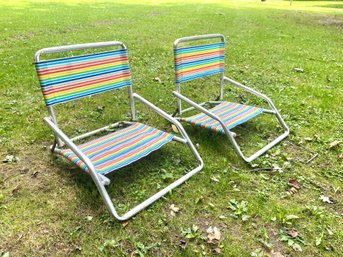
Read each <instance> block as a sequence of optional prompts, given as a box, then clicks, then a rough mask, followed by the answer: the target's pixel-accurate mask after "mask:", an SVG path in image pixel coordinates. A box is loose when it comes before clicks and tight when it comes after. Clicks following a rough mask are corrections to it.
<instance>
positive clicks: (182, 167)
mask: <svg viewBox="0 0 343 257" xmlns="http://www.w3.org/2000/svg"><path fill="white" fill-rule="evenodd" d="M175 146H176V147H175ZM181 148H182V149H181ZM52 165H56V166H57V168H58V169H59V170H60V172H58V173H59V175H61V176H63V177H67V178H66V179H71V181H72V183H73V184H74V185H76V187H77V190H76V191H77V194H78V199H79V201H80V204H81V205H84V206H87V207H89V208H90V209H92V210H93V211H94V212H96V213H97V212H100V213H101V214H99V215H104V214H105V215H108V216H110V213H109V212H108V211H107V209H106V206H105V204H104V202H103V201H102V198H101V196H100V194H99V192H98V190H97V188H96V186H95V184H94V182H93V181H92V179H91V177H90V176H89V175H88V174H86V173H85V172H83V171H82V170H81V169H79V168H78V167H76V166H75V165H74V164H72V163H71V162H69V161H68V160H66V159H65V158H63V157H61V156H56V157H54V161H53V164H52ZM196 166H197V161H196V160H195V158H194V156H193V155H192V153H191V152H190V151H189V149H187V147H185V146H183V145H181V144H179V143H176V142H171V143H169V144H167V145H165V146H163V147H162V148H160V149H159V150H157V151H154V152H152V153H151V154H149V155H148V156H146V157H143V158H142V159H140V160H138V161H136V162H134V163H132V164H130V165H128V166H126V167H123V168H121V169H119V170H116V171H114V172H112V173H111V174H109V175H108V178H109V179H110V180H111V183H110V185H109V186H107V187H106V189H107V190H108V193H109V195H110V197H111V199H112V200H113V203H114V206H115V208H116V210H117V211H118V213H119V214H120V215H121V214H123V213H124V212H126V211H128V210H129V209H131V208H132V207H134V206H135V205H137V204H139V203H140V202H142V201H144V200H145V199H147V198H148V197H150V196H151V195H153V194H155V193H157V192H158V191H159V190H161V189H162V188H164V187H165V186H167V185H169V184H170V183H171V182H173V181H174V180H176V179H178V178H179V177H181V176H182V175H184V174H185V173H187V172H189V171H190V170H191V169H193V168H195V167H196ZM68 172H69V173H70V172H72V175H68ZM195 176H196V175H195ZM191 179H192V178H191ZM191 179H190V180H191ZM181 187H182V185H181ZM174 190H179V189H178V188H176V189H174ZM178 194H180V192H178ZM167 196H168V195H167ZM153 205H154V204H153ZM148 208H150V207H148Z"/></svg>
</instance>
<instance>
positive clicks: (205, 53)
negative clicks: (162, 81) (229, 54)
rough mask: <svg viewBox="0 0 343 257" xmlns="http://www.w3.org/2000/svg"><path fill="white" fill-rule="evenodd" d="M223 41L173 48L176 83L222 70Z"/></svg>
mask: <svg viewBox="0 0 343 257" xmlns="http://www.w3.org/2000/svg"><path fill="white" fill-rule="evenodd" d="M224 50H225V45H224V43H223V42H221V43H216V44H207V45H199V46H189V47H182V48H177V49H174V62H175V71H176V83H182V82H186V81H190V80H193V79H197V78H201V77H205V76H209V75H213V74H218V73H221V72H224Z"/></svg>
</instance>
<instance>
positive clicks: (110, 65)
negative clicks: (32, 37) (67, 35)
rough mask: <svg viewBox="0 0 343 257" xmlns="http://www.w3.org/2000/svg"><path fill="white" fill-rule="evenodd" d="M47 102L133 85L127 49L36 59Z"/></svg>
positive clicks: (76, 97)
mask: <svg viewBox="0 0 343 257" xmlns="http://www.w3.org/2000/svg"><path fill="white" fill-rule="evenodd" d="M36 70H37V73H38V77H39V80H40V85H41V89H42V92H43V95H44V99H45V104H46V105H47V106H52V105H55V104H59V103H63V102H67V101H71V100H74V99H78V98H82V97H85V96H90V95H94V94H99V93H102V92H106V91H109V90H113V89H117V88H121V87H124V86H131V72H130V66H129V61H128V53H127V49H121V50H114V51H108V52H101V53H95V54H87V55H80V56H75V57H67V58H61V59H53V60H48V61H40V62H36Z"/></svg>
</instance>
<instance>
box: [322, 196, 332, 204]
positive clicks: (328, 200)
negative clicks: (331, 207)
mask: <svg viewBox="0 0 343 257" xmlns="http://www.w3.org/2000/svg"><path fill="white" fill-rule="evenodd" d="M319 199H320V200H322V201H323V202H324V203H329V204H333V201H331V199H330V197H329V196H324V195H321V196H320V197H319Z"/></svg>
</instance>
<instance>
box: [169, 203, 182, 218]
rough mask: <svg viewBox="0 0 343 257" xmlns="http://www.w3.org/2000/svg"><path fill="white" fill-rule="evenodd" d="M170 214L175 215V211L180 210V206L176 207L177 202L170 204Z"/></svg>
mask: <svg viewBox="0 0 343 257" xmlns="http://www.w3.org/2000/svg"><path fill="white" fill-rule="evenodd" d="M169 209H170V215H172V216H175V213H177V212H179V210H180V208H178V207H176V206H175V204H172V205H170V206H169Z"/></svg>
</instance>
